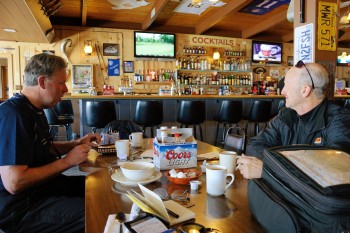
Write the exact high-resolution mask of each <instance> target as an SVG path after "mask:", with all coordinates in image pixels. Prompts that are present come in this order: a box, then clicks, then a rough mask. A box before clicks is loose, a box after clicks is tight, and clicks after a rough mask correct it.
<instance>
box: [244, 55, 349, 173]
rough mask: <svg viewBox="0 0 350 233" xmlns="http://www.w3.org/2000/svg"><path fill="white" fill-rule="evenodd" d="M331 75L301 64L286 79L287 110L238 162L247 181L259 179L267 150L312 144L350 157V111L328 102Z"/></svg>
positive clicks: (313, 65)
mask: <svg viewBox="0 0 350 233" xmlns="http://www.w3.org/2000/svg"><path fill="white" fill-rule="evenodd" d="M328 81H329V80H328V73H327V71H326V70H325V69H324V68H323V67H322V66H321V65H319V64H316V63H309V64H304V62H302V61H299V62H298V63H297V64H296V65H295V66H294V67H293V68H291V69H290V70H289V71H288V73H287V75H286V77H285V86H284V88H283V90H282V95H284V96H285V98H286V108H283V109H282V110H281V111H280V112H279V114H278V115H277V116H276V117H275V118H274V119H272V120H271V121H270V122H269V124H268V127H267V128H266V129H265V130H263V131H262V132H261V133H260V134H259V135H257V136H256V137H253V138H252V139H251V140H250V141H249V143H248V145H247V149H246V154H247V155H249V156H246V155H243V156H242V157H241V158H239V159H238V160H237V163H238V164H240V165H239V170H240V172H241V174H242V175H243V177H244V178H247V179H252V178H260V177H261V175H262V165H263V162H262V160H261V159H262V156H263V151H264V149H265V148H269V147H273V146H283V145H292V144H309V145H313V146H322V147H328V148H334V149H339V150H342V151H345V152H347V153H350V147H349V145H350V111H348V110H346V109H345V108H342V107H340V106H337V105H335V104H332V103H330V102H328V101H327V100H326V98H325V92H326V89H327V86H328Z"/></svg>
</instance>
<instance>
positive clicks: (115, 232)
mask: <svg viewBox="0 0 350 233" xmlns="http://www.w3.org/2000/svg"><path fill="white" fill-rule="evenodd" d="M125 219H126V220H125V221H129V220H131V219H130V215H129V214H125ZM119 232H120V223H119V222H116V221H115V214H110V215H109V216H108V219H107V223H106V226H105V229H104V231H103V233H119ZM128 232H129V230H128V229H127V228H126V227H125V226H124V225H123V233H128Z"/></svg>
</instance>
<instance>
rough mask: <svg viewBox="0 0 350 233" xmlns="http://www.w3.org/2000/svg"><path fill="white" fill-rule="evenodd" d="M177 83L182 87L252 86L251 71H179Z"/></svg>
mask: <svg viewBox="0 0 350 233" xmlns="http://www.w3.org/2000/svg"><path fill="white" fill-rule="evenodd" d="M177 72H178V73H177V83H179V84H180V85H200V86H233V87H237V88H247V87H251V85H252V78H253V77H252V73H251V72H250V71H213V70H207V71H203V70H178V71H177Z"/></svg>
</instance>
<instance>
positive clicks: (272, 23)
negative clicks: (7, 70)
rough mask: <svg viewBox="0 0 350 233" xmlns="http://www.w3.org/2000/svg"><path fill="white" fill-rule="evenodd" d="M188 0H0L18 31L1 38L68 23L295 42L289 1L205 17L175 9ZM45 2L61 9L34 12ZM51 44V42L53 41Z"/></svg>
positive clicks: (27, 37)
mask: <svg viewBox="0 0 350 233" xmlns="http://www.w3.org/2000/svg"><path fill="white" fill-rule="evenodd" d="M118 1H123V2H127V3H130V4H129V5H131V4H132V3H135V4H139V3H141V2H146V3H148V4H147V5H145V6H141V7H137V8H134V9H116V10H115V9H113V8H112V7H113V5H112V2H113V3H114V4H115V3H116V2H118ZM187 1H188V3H191V0H130V1H126V0H25V2H26V3H27V5H28V6H25V5H26V4H23V3H20V2H24V1H19V0H16V1H13V0H0V14H1V15H2V17H1V18H0V28H7V27H12V28H16V30H17V31H18V32H17V33H15V34H11V33H5V32H4V31H3V30H0V40H5V41H6V40H11V41H22V42H42V41H43V36H47V33H48V32H49V31H50V28H47V23H46V22H45V20H46V21H49V23H50V25H51V27H53V28H54V27H55V26H57V25H68V26H82V27H104V28H118V29H130V30H144V31H156V32H173V33H186V34H202V35H213V36H225V37H235V38H247V39H259V40H267V41H282V42H292V41H293V23H291V22H289V21H287V10H288V6H289V0H279V1H272V0H221V2H223V3H225V5H224V6H221V7H209V8H208V9H206V10H205V11H204V12H202V13H201V14H187V13H180V12H175V11H174V10H175V9H176V8H178V7H179V5H180V4H184V3H186V2H187ZM202 1H209V0H202ZM40 2H42V3H43V5H45V4H49V5H55V6H56V7H57V6H59V9H58V10H57V11H55V12H54V13H53V14H52V15H49V16H46V15H44V12H42V13H41V15H40V14H38V12H36V13H33V9H34V8H38V7H39V8H40V7H41V5H40ZM276 2H282V4H278V5H279V6H278V7H276V8H274V9H273V10H271V11H269V12H267V13H265V14H261V15H259V14H249V13H244V12H242V9H245V8H247V7H252V6H253V7H254V6H255V7H256V8H257V7H262V6H269V5H270V4H272V3H276ZM341 2H348V1H345V0H342V1H340V3H341ZM33 5H37V6H36V7H33ZM262 8H263V7H262ZM265 8H266V7H265ZM51 9H55V8H54V7H53V8H51ZM36 11H37V10H36ZM347 11H348V7H344V8H342V9H341V11H340V14H339V15H343V14H345V13H346V12H347ZM14 12H15V13H14ZM30 13H32V15H31V14H30ZM49 13H50V12H49ZM153 15H154V16H153ZM33 16H34V17H33ZM151 16H152V17H151ZM33 18H35V19H36V21H35V20H33ZM43 22H44V23H43ZM42 24H44V25H45V27H44V26H42ZM38 25H39V27H38ZM38 28H41V29H42V33H41V34H40V33H30V32H31V31H33V32H34V31H37V30H38ZM34 29H35V30H34ZM342 30H343V31H344V32H346V33H345V34H344V36H345V37H344V38H345V39H343V38H340V40H339V41H341V42H342V43H343V44H345V45H347V44H348V42H350V33H349V36H348V32H347V27H343V29H342ZM16 34H17V35H16ZM35 34H36V35H35ZM341 39H343V40H341ZM46 41H47V42H50V38H47V39H46ZM347 47H348V46H347Z"/></svg>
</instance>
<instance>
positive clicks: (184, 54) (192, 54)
mask: <svg viewBox="0 0 350 233" xmlns="http://www.w3.org/2000/svg"><path fill="white" fill-rule="evenodd" d="M181 56H187V57H195V56H206V57H208V56H209V54H207V53H181Z"/></svg>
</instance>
